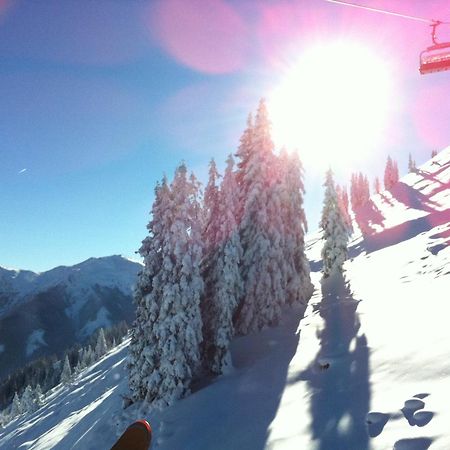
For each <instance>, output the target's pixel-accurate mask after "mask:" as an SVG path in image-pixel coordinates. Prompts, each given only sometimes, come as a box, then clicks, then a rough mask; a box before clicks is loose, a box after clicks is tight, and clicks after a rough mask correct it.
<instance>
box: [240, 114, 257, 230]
mask: <svg viewBox="0 0 450 450" xmlns="http://www.w3.org/2000/svg"><path fill="white" fill-rule="evenodd" d="M253 139H254V123H253V116H252V114H249V115H248V118H247V128H246V129H245V130H244V132H243V133H242V136H241V139H240V142H239V148H238V151H237V152H236V156H237V157H238V163H237V172H236V183H237V185H238V193H239V203H238V207H237V208H236V222H237V224H238V226H240V224H241V222H242V217H243V215H244V208H245V202H246V199H247V196H248V190H249V185H248V183H249V180H248V179H246V176H245V174H246V173H247V172H248V170H249V159H250V155H251V153H252V146H253Z"/></svg>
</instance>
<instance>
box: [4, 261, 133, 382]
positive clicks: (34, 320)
mask: <svg viewBox="0 0 450 450" xmlns="http://www.w3.org/2000/svg"><path fill="white" fill-rule="evenodd" d="M140 267H141V266H140V264H138V263H136V262H133V261H130V260H127V259H126V258H123V257H121V256H109V257H103V258H90V259H88V260H87V261H84V262H82V263H80V264H77V265H74V266H69V267H66V266H61V267H56V268H55V269H52V270H49V271H47V272H43V273H39V274H38V273H34V272H30V271H20V270H8V269H2V268H0V344H1V345H2V348H3V351H2V352H1V353H0V377H1V376H3V375H5V374H6V373H7V372H8V371H9V370H11V369H13V368H16V367H20V366H21V365H23V364H24V363H25V362H27V361H28V360H30V359H35V358H37V357H39V356H43V355H46V354H50V353H57V352H60V351H62V350H64V349H66V348H67V347H69V346H71V345H73V344H74V343H75V342H81V341H83V340H84V339H86V337H88V336H89V335H91V334H92V333H93V332H94V331H95V330H96V329H97V328H99V327H102V326H103V327H107V326H110V325H112V324H114V323H117V322H119V321H121V320H127V321H131V320H132V318H133V314H134V311H133V309H134V307H133V305H132V286H133V284H134V282H135V279H136V274H137V272H138V270H139V268H140Z"/></svg>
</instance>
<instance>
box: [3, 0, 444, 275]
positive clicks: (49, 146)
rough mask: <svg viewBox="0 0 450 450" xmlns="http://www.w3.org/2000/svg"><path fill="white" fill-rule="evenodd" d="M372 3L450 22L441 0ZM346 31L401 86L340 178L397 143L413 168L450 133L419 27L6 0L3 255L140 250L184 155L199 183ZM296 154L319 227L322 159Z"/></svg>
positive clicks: (274, 4) (75, 258)
mask: <svg viewBox="0 0 450 450" xmlns="http://www.w3.org/2000/svg"><path fill="white" fill-rule="evenodd" d="M364 3H365V4H366V5H370V6H374V7H381V8H383V7H384V8H388V9H389V8H392V7H393V6H394V5H395V9H396V10H397V11H400V12H403V13H406V14H413V15H420V16H424V17H427V18H432V19H435V18H438V19H441V20H450V9H449V8H448V1H447V0H427V1H426V2H425V1H423V0H404V1H403V0H399V1H396V2H392V1H388V0H366V1H365V2H364ZM442 37H444V38H445V37H446V38H448V39H449V40H450V27H449V26H447V28H446V29H445V28H444V27H442ZM339 40H347V41H351V42H358V43H360V44H361V45H363V46H364V47H365V48H368V49H370V51H371V52H372V53H373V54H376V55H377V57H378V58H379V60H380V61H383V64H385V65H386V67H387V68H388V72H387V73H389V79H390V83H391V85H390V86H391V90H390V91H389V92H390V97H389V117H388V121H389V126H385V127H383V128H380V130H379V135H382V137H383V139H380V140H379V142H378V140H377V145H376V149H374V148H370V152H367V151H366V153H364V154H365V157H364V158H361V157H360V158H358V157H355V158H354V161H352V159H348V158H347V159H346V164H345V167H340V168H339V170H337V176H338V178H340V180H346V179H347V178H349V175H350V173H351V172H352V171H353V170H362V171H363V172H365V173H367V174H368V175H369V177H370V178H373V177H374V176H375V175H382V171H383V167H384V162H385V159H386V157H387V155H388V154H391V155H393V156H394V157H395V158H396V159H397V160H398V161H399V166H400V170H401V171H402V172H404V171H405V169H406V161H407V158H408V152H411V153H412V154H413V156H414V157H415V159H416V160H417V162H418V163H420V162H423V161H425V160H426V159H428V157H429V154H430V152H431V150H433V149H441V148H443V147H445V146H447V145H450V127H449V123H450V72H444V73H440V74H435V75H427V76H420V75H419V73H418V55H419V53H420V51H421V50H422V49H424V48H425V47H426V46H428V45H429V44H430V42H429V41H430V36H429V27H428V26H427V24H425V23H420V22H412V21H407V20H404V19H400V18H395V17H389V16H383V15H379V14H375V13H370V12H367V11H361V10H357V9H354V8H350V7H343V6H339V5H335V4H331V3H327V2H325V1H322V0H297V1H273V0H255V1H250V0H239V1H238V0H236V1H231V0H229V1H225V0H161V1H138V0H129V1H128V0H127V1H124V0H96V1H87V0H73V1H72V0H45V1H44V0H43V1H28V0H0V157H1V158H0V265H1V266H4V267H5V266H6V267H14V268H21V269H31V270H36V271H42V270H46V269H49V268H52V267H54V266H57V265H61V264H66V265H67V264H74V263H77V262H80V261H82V260H84V259H87V258H89V257H91V256H105V255H111V254H123V255H125V256H128V257H133V256H134V252H135V250H137V249H138V248H139V245H140V241H141V240H142V239H143V238H144V237H145V234H146V228H145V226H146V223H147V222H148V219H149V211H150V207H151V203H152V200H153V188H154V185H155V183H156V181H157V180H158V179H160V178H161V176H162V174H163V172H166V173H167V174H168V175H169V176H171V175H172V173H173V171H174V169H175V167H176V165H177V163H178V162H180V161H181V160H185V161H186V162H187V164H188V166H189V168H190V169H192V170H194V172H195V173H196V174H197V176H198V177H199V178H200V179H201V180H203V181H205V178H206V173H207V164H208V161H209V159H210V158H211V157H214V158H215V159H216V160H217V162H218V164H219V167H223V165H224V160H225V158H226V155H227V154H228V153H230V152H234V151H235V150H236V147H237V145H238V141H239V137H240V134H241V132H242V130H243V129H244V127H245V121H246V116H247V114H248V113H249V112H250V111H253V110H255V108H256V106H257V102H258V99H259V98H260V97H269V98H270V95H271V92H272V91H274V89H276V87H277V86H278V85H279V84H280V83H281V82H282V80H283V79H284V78H285V77H286V75H287V74H288V73H289V70H291V67H292V66H293V65H295V62H296V60H297V59H298V58H301V55H302V54H303V53H304V52H305V51H307V50H308V48H309V47H314V45H317V43H321V44H327V43H333V42H336V41H339ZM324 55H326V54H325V53H324ZM354 59H358V55H356V54H355V58H354ZM356 62H357V61H356ZM353 63H354V62H353ZM362 64H365V63H364V62H362ZM335 65H339V62H337V63H336V61H334V60H330V64H329V69H328V71H327V72H326V74H325V75H326V77H328V78H329V79H330V80H336V77H335V68H334V67H333V66H335ZM326 77H325V78H323V76H322V82H323V83H324V84H326V83H327V78H326ZM364 81H365V83H366V84H365V88H366V89H367V90H370V89H371V83H372V80H370V77H366V79H365V80H364ZM374 83H375V84H376V83H377V82H376V80H374ZM331 101H332V99H330V102H331ZM330 107H332V109H331V110H332V111H336V112H333V114H336V116H338V115H340V114H339V111H340V110H339V109H336V105H334V106H333V105H330ZM333 108H334V109H333ZM325 109H327V108H325ZM367 111H368V109H367V105H366V106H365V108H362V109H361V115H364V114H365V113H366V112H367ZM344 115H345V114H344ZM367 121H368V122H370V121H371V117H368V119H367ZM325 125H326V123H325V124H324V129H323V134H324V135H326V134H327V132H328V134H330V132H329V130H327V126H325ZM298 126H299V129H300V128H301V118H299V124H298ZM320 134H321V133H320ZM331 142H333V141H331ZM304 147H307V145H304ZM367 148H369V147H367ZM299 151H300V155H301V156H302V155H303V156H304V157H305V158H304V159H305V165H306V181H307V184H306V188H307V194H306V199H305V200H306V213H307V217H308V219H309V223H310V228H311V229H314V228H316V224H317V221H318V217H319V213H320V209H321V202H322V198H321V197H322V188H321V182H322V175H323V170H322V169H323V168H322V167H320V168H319V166H318V165H316V166H315V165H314V159H313V158H308V157H307V155H308V148H301V149H299ZM332 151H333V152H336V153H338V152H342V151H343V149H342V148H340V146H339V145H336V148H333V150H332ZM362 151H363V149H362ZM306 162H308V163H306ZM319 169H320V170H319Z"/></svg>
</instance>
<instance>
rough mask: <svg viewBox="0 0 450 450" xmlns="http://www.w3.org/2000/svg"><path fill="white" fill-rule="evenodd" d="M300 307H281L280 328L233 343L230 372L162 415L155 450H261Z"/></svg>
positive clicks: (293, 347) (291, 353) (277, 399)
mask: <svg viewBox="0 0 450 450" xmlns="http://www.w3.org/2000/svg"><path fill="white" fill-rule="evenodd" d="M304 309H305V307H304V306H298V307H294V308H286V309H285V311H284V314H283V319H282V321H281V323H280V326H277V327H273V328H268V329H265V330H263V331H261V332H259V333H254V334H251V335H248V336H242V337H237V338H235V339H233V342H232V345H231V353H232V359H233V366H234V369H233V370H232V371H231V372H230V373H229V374H227V375H226V376H222V377H218V378H216V379H215V380H214V381H213V382H212V383H211V384H209V385H208V386H205V387H204V388H203V389H201V390H198V391H197V392H196V393H195V395H192V396H190V397H187V398H186V399H184V400H183V401H181V402H179V403H178V404H177V408H168V409H167V410H166V411H164V412H163V414H162V415H161V418H160V420H161V422H163V423H164V427H163V429H164V431H163V432H162V433H159V439H158V449H160V450H166V449H167V450H169V449H174V448H183V449H184V450H211V449H214V450H230V449H235V448H236V449H242V450H263V449H265V448H266V445H267V441H268V438H269V427H270V424H271V423H272V421H273V419H274V418H275V416H276V414H277V411H278V409H279V405H280V401H281V397H282V395H283V392H284V389H285V387H286V378H287V373H288V367H289V363H290V362H291V360H292V358H293V357H294V355H295V353H296V351H297V346H298V342H299V338H300V334H299V332H297V328H298V325H299V322H300V320H301V318H302V317H303V314H304ZM194 410H195V415H193V414H192V411H194Z"/></svg>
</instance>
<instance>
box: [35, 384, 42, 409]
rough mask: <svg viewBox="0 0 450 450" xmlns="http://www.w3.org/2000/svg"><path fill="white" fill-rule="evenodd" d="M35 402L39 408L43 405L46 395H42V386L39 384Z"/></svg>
mask: <svg viewBox="0 0 450 450" xmlns="http://www.w3.org/2000/svg"><path fill="white" fill-rule="evenodd" d="M33 393H34V402H35V404H36V406H37V407H38V408H39V407H40V406H42V404H43V400H44V394H43V393H42V388H41V385H40V384H39V383H38V384H37V385H36V387H35V388H34V392H33Z"/></svg>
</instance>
